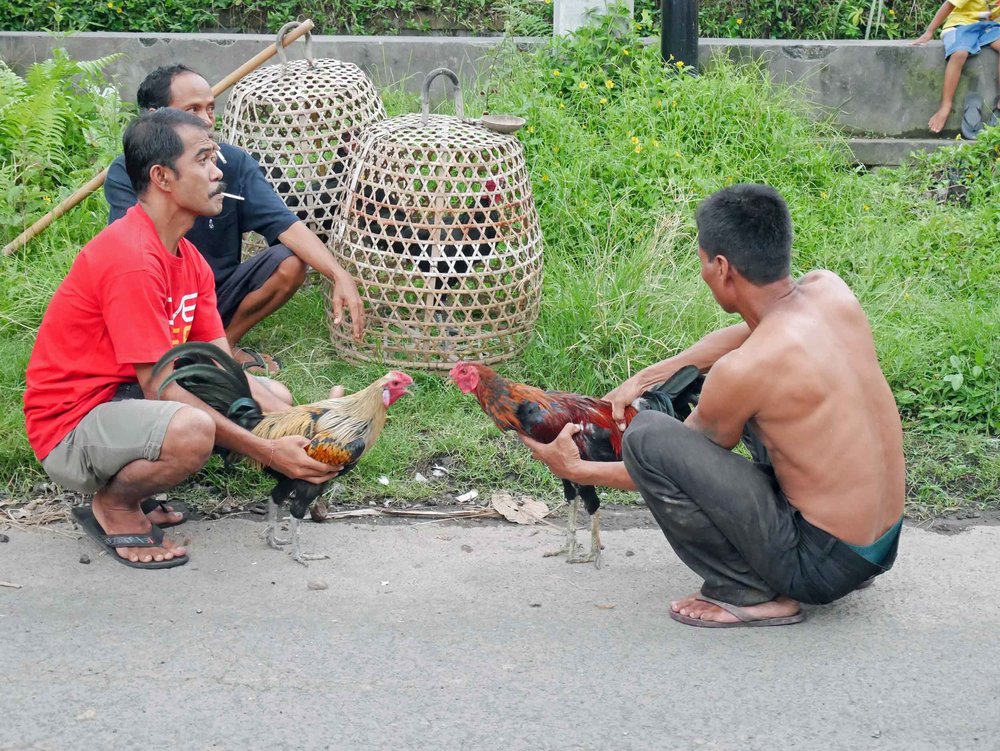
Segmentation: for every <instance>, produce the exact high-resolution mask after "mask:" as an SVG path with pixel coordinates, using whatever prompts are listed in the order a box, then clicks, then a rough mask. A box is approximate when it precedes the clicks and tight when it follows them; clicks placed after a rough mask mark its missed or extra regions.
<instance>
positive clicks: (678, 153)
mask: <svg viewBox="0 0 1000 751" xmlns="http://www.w3.org/2000/svg"><path fill="white" fill-rule="evenodd" d="M674 157H676V158H677V159H680V158H681V152H679V151H675V152H674Z"/></svg>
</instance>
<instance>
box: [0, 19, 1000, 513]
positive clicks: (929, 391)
mask: <svg viewBox="0 0 1000 751" xmlns="http://www.w3.org/2000/svg"><path fill="white" fill-rule="evenodd" d="M634 26H635V25H634V24H633V25H632V26H630V27H625V26H622V25H621V24H615V22H614V20H613V19H608V20H606V21H605V22H604V23H603V24H602V25H600V26H599V27H595V28H592V29H587V30H585V31H583V32H581V33H580V34H578V35H577V36H576V37H575V38H573V39H572V40H562V41H557V42H554V43H553V44H551V45H550V46H547V47H546V48H545V49H543V50H541V51H538V52H536V53H530V54H529V53H519V54H515V53H513V51H510V52H509V54H508V53H507V52H504V53H502V54H498V55H496V57H495V63H494V67H493V69H492V71H491V72H490V73H489V74H486V75H484V77H483V80H482V81H481V82H480V84H479V85H478V86H477V87H475V90H470V91H467V103H466V112H467V113H470V114H473V115H475V114H477V113H478V112H480V111H482V109H484V108H488V109H489V110H490V111H492V112H515V113H518V114H520V115H523V116H524V117H526V118H527V121H528V124H527V125H526V127H525V128H523V129H522V130H521V131H520V132H519V134H518V135H519V137H520V138H521V140H522V142H523V144H524V147H525V150H526V155H527V159H528V163H529V166H530V170H531V175H532V185H533V190H534V197H535V200H536V203H537V206H538V211H539V214H540V218H541V225H542V229H543V234H544V238H545V282H544V296H543V302H542V312H541V317H540V319H539V321H538V325H537V328H536V331H535V334H534V336H533V338H532V340H531V342H530V344H529V345H528V347H527V348H526V350H525V351H524V353H523V354H522V355H521V356H520V357H518V358H517V359H515V360H513V361H511V362H509V363H506V364H504V365H503V366H500V369H501V370H502V372H504V373H506V374H507V375H510V376H513V377H515V378H518V379H521V380H525V381H528V382H532V383H535V384H538V385H541V386H545V387H550V388H560V389H565V390H573V391H579V392H583V393H590V394H595V395H602V394H604V393H606V392H607V391H608V390H610V389H611V388H612V387H614V386H615V385H617V384H618V383H619V382H620V381H621V380H622V379H624V378H625V377H626V376H627V375H629V374H630V373H631V372H633V371H634V370H636V369H637V368H640V367H642V366H644V365H646V364H648V363H650V362H652V361H654V360H658V359H661V358H663V357H665V356H668V355H670V354H672V353H674V352H676V351H678V350H680V349H682V348H684V347H686V346H687V345H689V344H691V343H692V342H693V341H695V340H696V339H697V338H698V337H700V336H701V335H702V334H704V333H705V332H707V331H708V330H710V329H712V328H714V327H717V326H719V325H722V324H725V323H727V322H730V320H731V319H729V318H728V317H727V316H726V315H725V314H723V313H722V312H721V311H720V310H719V309H718V308H717V306H716V305H715V303H714V302H713V300H712V298H711V296H710V293H709V292H708V290H707V289H706V288H705V287H704V285H703V284H702V283H701V280H700V278H699V276H698V273H697V268H698V266H697V260H696V256H695V249H696V248H695V232H694V221H693V214H694V208H695V206H696V204H697V203H698V201H700V200H701V199H702V198H704V197H705V196H707V195H708V194H710V193H711V192H713V191H715V190H717V189H719V188H722V187H724V186H726V185H730V184H733V183H738V182H766V183H769V184H771V185H774V186H775V187H777V188H778V189H779V190H780V191H781V192H782V193H783V194H784V196H785V197H786V199H787V200H788V203H789V205H790V208H791V212H792V217H793V221H794V223H795V260H794V264H795V269H796V271H797V272H804V271H806V270H809V269H811V268H814V267H817V266H820V267H825V268H829V269H832V270H834V271H836V272H837V273H838V274H840V275H841V276H842V277H843V278H844V279H845V280H846V281H847V282H848V283H849V284H850V285H851V287H852V288H853V289H854V290H855V291H856V293H857V295H858V297H859V298H860V300H861V302H862V305H863V306H864V308H865V310H866V311H867V313H868V316H869V318H870V320H871V322H872V326H873V329H874V333H875V339H876V344H877V347H878V352H879V356H880V358H881V362H882V365H883V368H884V370H885V372H886V375H887V377H888V379H889V382H890V385H891V386H892V389H893V391H894V393H895V395H896V398H897V401H898V403H899V407H900V410H901V413H902V415H903V417H904V423H905V429H906V449H907V455H908V464H909V514H910V515H911V516H924V515H928V514H934V513H940V512H942V511H947V510H953V509H958V508H964V509H966V510H975V511H981V510H992V511H994V512H995V511H996V510H997V509H998V506H1000V492H998V487H1000V451H998V448H1000V442H998V439H997V436H998V435H1000V402H998V393H1000V369H998V363H1000V307H998V302H997V301H998V300H1000V254H998V253H997V252H996V248H997V247H1000V215H998V213H1000V208H998V206H1000V203H998V201H997V196H995V195H994V193H995V191H996V188H995V187H994V186H995V185H996V184H997V180H996V174H995V170H996V168H997V164H998V162H997V157H998V155H1000V128H996V129H994V130H989V129H988V130H987V131H986V132H985V133H984V134H983V136H981V137H980V140H979V141H978V142H977V143H976V144H975V145H974V146H956V147H954V148H949V149H945V150H942V151H939V152H938V153H937V154H935V155H934V156H933V157H928V158H925V159H923V160H922V161H919V162H916V163H914V164H913V165H911V166H909V167H907V168H904V169H897V170H882V171H879V172H877V173H874V174H868V173H866V172H865V171H863V170H861V169H859V168H856V167H854V166H852V165H851V163H850V161H849V160H848V158H847V157H846V150H845V148H844V147H843V145H842V143H841V141H840V140H839V138H838V136H837V134H836V133H835V132H833V131H832V130H831V129H830V128H828V127H827V126H825V125H823V124H816V123H814V122H812V121H811V120H809V119H808V118H807V117H806V116H805V113H804V112H803V110H802V109H801V105H800V104H798V103H797V100H796V98H795V97H794V95H793V92H789V91H788V90H786V89H783V88H779V87H774V86H772V85H770V84H768V83H767V82H766V77H765V76H764V75H763V72H762V71H761V70H759V69H757V68H754V67H752V66H750V67H736V66H734V65H732V64H730V63H720V64H718V65H715V67H713V68H711V69H709V70H705V71H703V72H702V74H701V75H700V76H697V77H696V76H693V75H690V74H689V73H688V72H687V71H685V70H684V69H683V68H681V67H679V66H676V65H671V66H664V65H663V63H662V61H661V60H660V59H659V56H658V45H652V46H646V45H644V44H643V43H642V41H641V39H640V38H641V37H642V36H644V35H646V34H647V33H649V32H650V31H651V30H650V29H637V28H635V27H634ZM101 65H102V62H101V61H96V62H91V63H74V62H73V61H70V60H67V59H66V58H65V56H63V55H59V56H57V58H56V59H55V60H52V61H47V62H45V63H42V64H39V65H38V66H36V67H35V68H33V69H32V70H31V71H30V72H29V73H28V74H27V76H26V77H25V78H23V79H22V78H19V77H17V76H15V75H14V74H13V73H12V72H10V71H9V70H6V69H5V68H3V67H2V66H0V165H2V166H0V217H4V220H3V221H4V222H5V223H4V224H0V242H2V243H6V242H8V241H9V240H10V239H11V238H12V237H13V236H14V235H16V234H17V233H18V232H19V231H20V230H21V229H22V227H23V226H24V225H26V224H28V223H30V221H32V220H33V219H34V218H35V217H36V216H37V215H38V214H39V213H41V212H42V211H43V210H44V209H45V207H46V206H49V205H51V204H52V203H53V202H57V201H58V200H60V199H61V198H62V197H64V196H65V195H68V194H69V193H70V192H72V190H73V189H74V188H75V187H77V186H78V185H79V184H81V183H82V182H83V181H84V180H85V179H86V178H89V177H90V176H91V174H92V173H93V172H96V171H97V169H99V168H100V167H101V166H103V164H105V163H106V162H107V161H109V160H110V157H111V155H113V154H114V153H116V152H117V151H118V150H119V145H118V144H119V141H118V139H119V135H120V132H121V128H122V126H123V123H124V122H125V121H126V120H127V118H128V115H129V113H128V111H127V108H126V107H124V106H123V105H122V104H121V102H120V101H119V100H118V98H117V96H116V95H114V94H113V92H111V91H109V90H108V89H107V88H106V84H105V83H104V82H103V81H102V80H101V77H100V75H99V74H98V73H97V72H96V71H97V70H98V69H99V68H100V67H101ZM384 98H385V102H386V106H387V108H388V109H389V110H390V113H393V114H397V113H401V112H405V111H415V110H416V109H417V102H416V100H415V99H414V98H413V97H411V96H410V95H408V94H405V93H403V92H402V91H401V90H388V91H385V92H384ZM29 114H30V115H31V116H29ZM956 176H961V177H962V180H964V182H965V184H966V186H967V190H965V191H964V193H962V198H961V200H947V198H948V196H949V195H951V194H950V193H948V191H947V189H946V188H947V186H945V189H944V192H943V193H942V185H943V184H944V183H946V182H947V183H948V184H951V183H952V182H954V180H955V179H956ZM105 216H106V206H105V204H104V201H103V198H102V197H101V196H100V195H97V196H93V197H91V198H90V199H88V200H87V201H86V202H85V203H84V204H83V205H82V206H80V207H78V208H77V209H74V210H73V212H72V213H71V214H69V215H67V216H66V217H64V218H62V219H60V220H58V221H57V222H56V223H55V224H54V225H53V227H51V228H50V229H49V230H47V231H46V232H45V233H43V234H42V235H41V236H40V237H39V238H37V239H36V240H34V241H33V242H32V243H31V244H30V245H29V246H28V247H27V248H26V249H24V250H22V251H19V252H18V253H16V254H14V255H13V256H10V257H8V258H5V259H3V265H2V270H0V477H2V478H3V481H4V488H5V490H6V492H7V493H9V494H12V495H15V496H23V495H26V494H30V493H31V491H32V488H33V486H35V485H36V484H37V483H39V482H41V481H42V480H43V476H42V474H41V470H40V467H39V466H38V464H37V463H36V462H35V460H34V458H33V456H32V454H31V451H30V449H29V447H28V445H27V441H26V439H25V436H24V428H23V417H22V413H21V394H22V392H23V388H24V370H25V366H26V364H27V360H28V356H29V354H30V349H31V346H32V342H33V338H34V334H35V331H36V330H37V327H38V324H39V322H40V320H41V316H42V314H43V312H44V310H45V306H46V304H47V302H48V300H49V298H50V296H51V294H52V292H53V290H54V289H55V287H56V285H57V284H58V282H59V281H60V280H61V278H62V277H63V276H64V275H65V273H66V271H67V270H68V268H69V266H70V264H71V263H72V261H73V258H74V257H75V254H76V252H77V251H78V249H79V248H80V247H81V246H82V245H83V244H84V243H85V242H86V241H87V240H89V239H90V238H91V237H92V236H93V235H94V234H95V233H96V232H98V231H99V230H100V229H101V228H102V227H103V225H104V220H105ZM11 217H13V218H14V221H10V218H11ZM248 343H249V344H250V345H251V346H256V347H258V348H260V349H262V350H264V351H267V352H273V353H275V354H278V355H280V356H281V357H282V359H283V360H284V361H285V363H286V366H287V367H286V370H285V373H284V375H283V379H284V380H285V381H286V382H287V383H288V385H289V386H290V388H291V389H292V391H293V393H295V394H296V395H297V396H298V397H299V399H300V400H301V401H309V400H313V399H316V398H319V397H320V396H321V395H322V394H324V393H325V392H326V391H327V390H328V389H329V387H330V386H331V385H332V384H335V383H343V384H344V385H345V386H347V387H348V389H350V390H353V389H356V388H359V387H361V386H363V385H365V384H367V383H368V382H370V381H371V380H374V379H375V378H376V377H377V376H379V375H381V373H382V372H383V370H384V369H382V368H379V367H376V366H369V365H364V366H358V365H353V364H348V363H344V362H342V361H341V360H340V359H339V358H338V356H337V353H336V352H335V351H334V349H333V347H332V345H331V343H330V339H329V335H328V332H327V329H326V316H325V302H324V289H323V287H322V286H320V285H318V284H317V285H314V286H310V287H308V288H307V289H305V290H303V291H302V292H301V293H299V294H298V295H297V296H296V297H295V298H294V299H293V301H292V302H291V303H290V304H289V305H287V306H286V307H285V308H284V309H282V310H281V311H280V312H279V313H278V314H276V315H275V316H273V318H272V319H270V320H269V321H268V322H266V324H265V325H263V326H261V327H258V330H255V331H254V332H252V335H251V337H250V340H249V342H248ZM412 374H413V375H414V376H415V377H416V379H417V386H418V388H417V389H416V392H415V393H414V395H413V396H410V397H408V398H406V399H404V400H402V401H401V402H399V403H398V404H397V405H396V406H394V408H393V410H392V412H391V415H390V423H389V425H388V427H387V429H386V431H385V432H384V433H383V435H382V438H381V439H380V442H379V443H378V444H377V445H376V447H375V448H374V449H373V451H372V452H371V453H370V454H368V455H367V456H366V457H365V460H364V461H363V462H362V463H361V465H360V466H359V467H358V469H357V470H355V472H354V473H352V474H351V475H349V476H348V477H347V478H346V479H345V480H344V482H343V490H342V495H341V496H340V497H339V498H340V500H341V501H352V502H363V503H367V502H373V503H378V504H381V503H383V502H385V501H390V502H393V503H395V502H413V501H417V500H421V499H424V500H427V499H433V498H442V497H444V496H445V495H446V494H449V493H454V492H459V493H460V492H463V491H465V490H468V489H469V488H472V487H475V488H477V489H478V490H479V492H480V494H481V495H488V493H489V492H490V491H491V490H494V489H508V490H515V491H520V492H525V493H530V494H533V495H535V496H537V497H540V498H542V499H543V500H546V501H548V502H549V503H550V504H551V503H554V502H556V501H557V499H559V498H560V497H561V495H560V491H559V486H558V483H557V482H556V481H555V480H554V479H553V478H551V477H550V476H549V475H548V474H547V473H546V472H545V471H543V470H542V469H541V468H540V466H539V465H537V464H536V463H534V462H532V461H531V460H530V458H529V456H528V453H527V451H526V450H525V449H524V448H523V447H521V445H520V444H519V443H518V442H517V441H516V440H514V439H512V438H510V437H509V436H501V435H500V434H499V433H498V432H497V431H496V429H495V428H494V427H493V425H492V423H490V422H488V420H487V419H486V418H485V417H484V416H483V415H482V414H481V413H480V411H479V409H478V407H477V406H476V405H475V402H474V400H473V399H471V398H470V397H465V396H462V395H461V394H459V393H458V391H457V390H456V389H454V388H453V387H451V386H450V385H448V384H447V383H446V382H445V380H444V378H443V374H442V373H412ZM436 464H444V465H445V466H446V467H447V469H448V471H449V473H450V474H448V475H446V476H445V477H444V478H432V481H431V482H429V483H420V482H417V481H416V480H415V479H414V475H415V473H416V472H421V473H422V474H423V475H425V476H427V477H431V471H430V468H431V467H432V466H433V465H436ZM383 477H384V478H385V479H387V480H388V483H389V484H388V485H385V484H384V483H383V482H380V478H383ZM198 484H199V486H201V489H200V490H199V491H197V492H194V491H192V493H194V494H195V495H198V493H200V494H201V497H202V501H201V502H202V503H203V504H205V505H210V506H212V507H216V506H218V505H221V503H222V502H223V501H225V502H226V503H227V504H229V505H235V503H236V502H235V501H232V500H231V499H232V498H242V499H254V500H255V501H256V500H262V499H263V498H264V497H265V494H266V491H267V488H268V483H267V482H266V481H263V480H262V478H261V475H260V474H258V473H254V472H252V471H250V470H248V469H245V468H242V467H239V466H237V467H234V468H229V469H226V468H223V467H221V465H218V464H213V465H212V466H211V467H210V468H209V469H208V470H207V471H206V472H205V473H203V474H202V475H201V476H199V478H198ZM608 500H609V501H618V502H623V501H624V502H628V501H633V500H634V498H633V497H632V496H631V495H630V494H625V493H618V494H610V495H609V496H608Z"/></svg>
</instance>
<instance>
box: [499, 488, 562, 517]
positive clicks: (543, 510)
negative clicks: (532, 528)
mask: <svg viewBox="0 0 1000 751" xmlns="http://www.w3.org/2000/svg"><path fill="white" fill-rule="evenodd" d="M490 505H491V506H492V507H493V508H495V509H496V510H497V511H498V512H499V513H500V515H501V516H503V517H504V518H505V519H506V520H507V521H510V522H514V523H515V524H535V523H536V522H538V521H539V520H540V519H543V518H544V517H546V516H547V515H548V513H549V507H548V506H546V505H545V503H544V502H542V501H536V500H535V499H534V498H532V497H531V496H530V495H522V496H518V497H517V498H515V497H514V496H513V495H511V494H510V493H503V492H500V493H494V494H493V495H492V497H491V498H490Z"/></svg>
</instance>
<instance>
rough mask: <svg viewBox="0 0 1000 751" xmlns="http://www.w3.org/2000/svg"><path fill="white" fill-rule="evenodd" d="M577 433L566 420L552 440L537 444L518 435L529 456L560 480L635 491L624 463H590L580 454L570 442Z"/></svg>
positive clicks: (575, 426)
mask: <svg viewBox="0 0 1000 751" xmlns="http://www.w3.org/2000/svg"><path fill="white" fill-rule="evenodd" d="M579 432H580V426H579V425H575V424H573V423H569V424H567V425H565V426H563V429H562V430H561V431H560V432H559V435H557V436H556V439H555V440H554V441H552V443H539V442H538V441H535V440H533V439H531V438H528V437H527V436H523V435H519V436H518V437H519V438H520V439H521V443H523V444H524V445H525V446H527V447H528V448H529V449H531V455H532V456H533V457H534V458H535V459H537V460H538V461H540V462H541V463H542V464H544V465H545V466H547V467H548V468H549V469H550V470H551V471H552V474H554V475H555V476H556V477H559V478H560V479H563V480H569V481H570V482H575V483H577V484H579V485H599V486H601V487H605V488H618V489H619V490H635V483H634V482H632V478H631V477H630V476H629V473H628V471H627V470H626V469H625V463H624V462H589V461H584V460H583V459H582V458H581V457H580V450H579V449H578V448H577V447H576V443H574V442H573V436H574V435H575V434H577V433H579Z"/></svg>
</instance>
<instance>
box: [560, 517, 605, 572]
mask: <svg viewBox="0 0 1000 751" xmlns="http://www.w3.org/2000/svg"><path fill="white" fill-rule="evenodd" d="M602 550H604V546H603V545H602V544H601V512H600V511H595V512H594V514H593V516H591V517H590V553H588V554H587V555H580V556H575V557H574V556H570V557H569V558H567V559H566V563H590V562H591V561H593V562H594V568H600V567H601V551H602Z"/></svg>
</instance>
